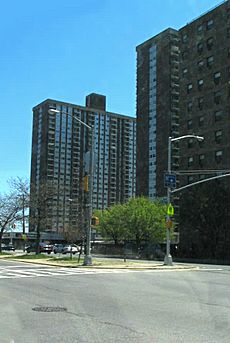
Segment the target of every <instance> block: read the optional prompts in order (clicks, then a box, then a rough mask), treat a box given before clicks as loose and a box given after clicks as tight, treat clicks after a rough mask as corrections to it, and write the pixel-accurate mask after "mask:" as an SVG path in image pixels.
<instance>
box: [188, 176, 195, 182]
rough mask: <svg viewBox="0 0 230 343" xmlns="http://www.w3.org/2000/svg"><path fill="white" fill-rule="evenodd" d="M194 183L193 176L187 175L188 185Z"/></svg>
mask: <svg viewBox="0 0 230 343" xmlns="http://www.w3.org/2000/svg"><path fill="white" fill-rule="evenodd" d="M193 181H194V176H193V175H189V176H188V183H192V182H193Z"/></svg>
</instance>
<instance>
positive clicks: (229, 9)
mask: <svg viewBox="0 0 230 343" xmlns="http://www.w3.org/2000/svg"><path fill="white" fill-rule="evenodd" d="M226 13H227V16H228V17H230V7H229V8H227V9H226Z"/></svg>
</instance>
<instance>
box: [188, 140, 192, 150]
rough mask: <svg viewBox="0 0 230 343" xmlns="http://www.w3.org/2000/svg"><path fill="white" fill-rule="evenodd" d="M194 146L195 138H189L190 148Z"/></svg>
mask: <svg viewBox="0 0 230 343" xmlns="http://www.w3.org/2000/svg"><path fill="white" fill-rule="evenodd" d="M192 147H193V139H192V138H190V139H189V140H188V148H189V149H191V148H192Z"/></svg>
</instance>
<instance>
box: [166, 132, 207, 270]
mask: <svg viewBox="0 0 230 343" xmlns="http://www.w3.org/2000/svg"><path fill="white" fill-rule="evenodd" d="M186 138H195V139H197V140H198V141H200V142H202V141H203V140H204V137H201V136H196V135H185V136H180V137H176V138H172V137H169V138H168V174H169V175H170V174H171V164H172V142H176V141H180V140H182V139H186ZM170 198H171V186H170V185H168V186H167V205H168V208H169V205H170ZM164 264H165V265H167V266H172V256H171V254H170V228H167V238H166V255H165V258H164Z"/></svg>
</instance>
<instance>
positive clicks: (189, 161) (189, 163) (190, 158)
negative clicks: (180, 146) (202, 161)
mask: <svg viewBox="0 0 230 343" xmlns="http://www.w3.org/2000/svg"><path fill="white" fill-rule="evenodd" d="M193 162H194V158H193V156H190V157H188V167H190V166H191V165H192V164H193Z"/></svg>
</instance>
